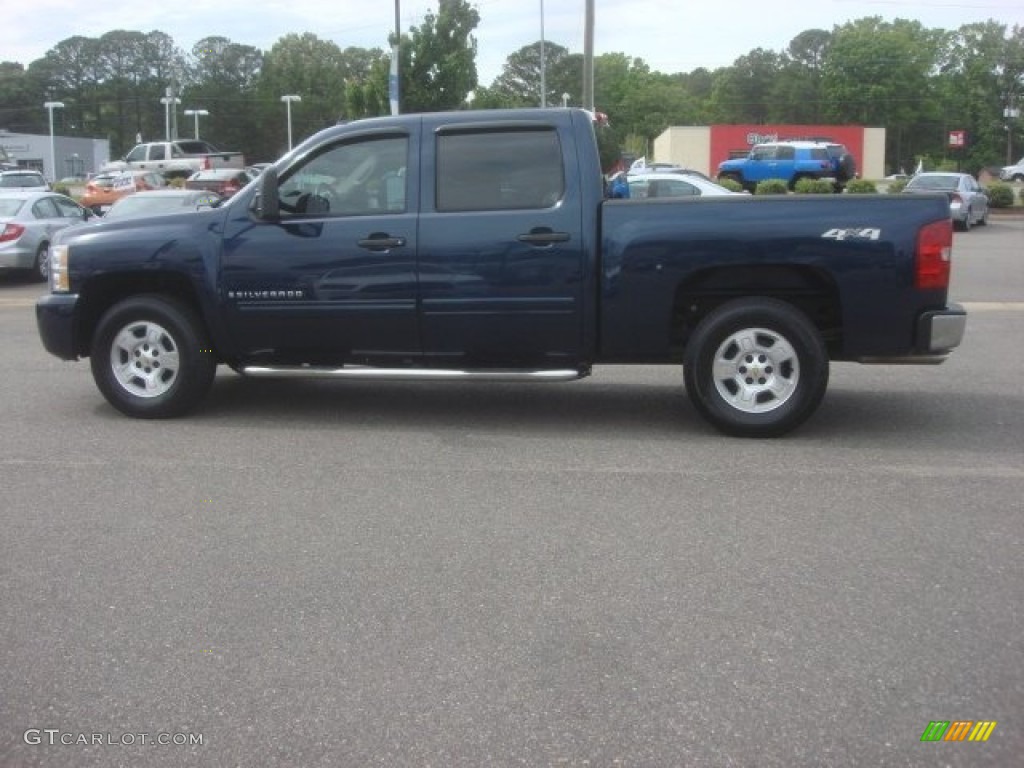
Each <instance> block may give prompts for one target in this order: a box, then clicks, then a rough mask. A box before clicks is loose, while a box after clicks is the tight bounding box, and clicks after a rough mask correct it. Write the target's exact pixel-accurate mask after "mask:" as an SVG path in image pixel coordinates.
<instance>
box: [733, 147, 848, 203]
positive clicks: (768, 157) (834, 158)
mask: <svg viewBox="0 0 1024 768" xmlns="http://www.w3.org/2000/svg"><path fill="white" fill-rule="evenodd" d="M856 177H857V163H856V161H855V160H854V157H853V155H851V154H850V153H849V152H848V151H847V149H846V147H845V146H843V145H842V144H836V143H834V142H828V141H805V140H794V141H778V142H771V143H766V144H757V145H755V146H754V147H753V148H751V150H750V153H749V154H748V155H747V156H746V157H743V158H734V159H732V160H726V161H725V162H723V163H720V164H719V166H718V178H719V180H721V179H732V180H733V181H735V182H737V183H739V184H742V185H743V187H744V189H747V190H749V191H751V192H753V191H754V189H755V187H756V186H757V184H758V183H759V182H762V181H766V180H767V179H782V180H783V181H785V182H786V184H788V185H789V188H790V189H793V188H795V187H796V184H797V182H798V181H800V179H826V180H828V181H831V182H832V184H833V187H834V188H835V191H836V192H842V190H843V188H844V187H845V186H846V183H847V182H848V181H850V179H854V178H856Z"/></svg>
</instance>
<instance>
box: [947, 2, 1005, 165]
mask: <svg viewBox="0 0 1024 768" xmlns="http://www.w3.org/2000/svg"><path fill="white" fill-rule="evenodd" d="M1022 51H1024V34H1022V30H1021V29H1020V28H1015V29H1014V30H1013V31H1012V32H1010V31H1008V30H1007V28H1006V26H1005V25H1003V24H998V23H996V22H994V21H989V22H985V23H980V24H968V25H965V26H962V27H960V28H959V29H958V30H956V32H954V33H952V34H951V35H949V36H948V37H947V38H946V45H945V46H944V51H943V54H942V59H943V63H942V65H941V72H940V74H939V75H938V76H937V78H936V80H937V83H938V91H939V92H940V93H941V98H942V103H943V110H942V113H943V116H944V118H945V120H944V127H945V129H946V130H947V131H948V129H961V130H965V131H966V132H967V147H966V148H965V150H964V151H963V154H962V155H961V156H957V158H956V159H958V160H961V161H962V163H963V167H965V168H966V169H968V170H970V171H971V172H973V173H976V172H977V171H978V170H979V169H980V168H981V167H983V166H985V165H993V164H1000V160H1001V158H1002V157H1003V153H1004V148H1005V146H1006V143H1007V128H1010V129H1011V130H1012V127H1011V126H1010V124H1009V123H1008V121H1006V120H1005V118H1004V115H1003V110H1004V109H1006V108H1007V107H1008V106H1009V105H1010V104H1015V103H1018V102H1019V96H1020V90H1021V89H1020V85H1021V77H1022V74H1024V73H1022V66H1024V61H1022V59H1024V56H1022V54H1021V52H1022ZM1010 139H1011V142H1010V143H1012V136H1011V137H1010ZM1014 159H1016V158H1014Z"/></svg>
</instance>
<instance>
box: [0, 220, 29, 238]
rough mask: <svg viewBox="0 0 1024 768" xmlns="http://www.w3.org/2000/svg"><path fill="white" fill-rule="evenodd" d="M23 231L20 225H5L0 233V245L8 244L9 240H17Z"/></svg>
mask: <svg viewBox="0 0 1024 768" xmlns="http://www.w3.org/2000/svg"><path fill="white" fill-rule="evenodd" d="M24 231H25V228H24V227H23V226H21V224H7V225H5V226H4V231H3V232H0V243H9V242H10V241H11V240H17V239H18V238H19V237H21V233H22V232H24Z"/></svg>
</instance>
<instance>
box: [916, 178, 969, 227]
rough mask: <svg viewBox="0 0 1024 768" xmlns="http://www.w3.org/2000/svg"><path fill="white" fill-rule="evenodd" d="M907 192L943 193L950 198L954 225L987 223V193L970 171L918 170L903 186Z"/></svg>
mask: <svg viewBox="0 0 1024 768" xmlns="http://www.w3.org/2000/svg"><path fill="white" fill-rule="evenodd" d="M903 192H904V193H906V194H911V195H913V194H928V193H933V194H934V193H936V192H939V193H944V194H945V195H946V196H947V197H948V198H949V215H950V217H951V218H952V219H953V225H954V226H956V227H958V228H960V229H962V230H963V231H964V232H966V231H968V230H969V229H970V228H971V227H972V226H973V225H975V224H982V225H984V224H988V195H987V194H986V193H985V190H984V189H982V188H981V185H980V184H978V182H977V181H975V179H974V177H973V176H971V175H970V174H969V173H942V172H939V171H930V172H928V173H919V174H917V175H916V176H914V178H912V179H911V180H910V181H908V182H907V186H906V187H904V189H903Z"/></svg>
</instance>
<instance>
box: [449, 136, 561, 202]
mask: <svg viewBox="0 0 1024 768" xmlns="http://www.w3.org/2000/svg"><path fill="white" fill-rule="evenodd" d="M564 193H565V179H564V177H563V175H562V149H561V145H560V144H559V141H558V134H557V133H556V132H555V131H554V129H544V130H509V131H487V132H472V133H469V132H467V133H451V134H442V135H441V136H439V137H438V139H437V210H439V211H485V210H516V209H523V208H550V207H551V206H553V205H554V204H555V203H557V202H558V201H559V200H561V199H562V196H563V194H564Z"/></svg>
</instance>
